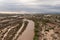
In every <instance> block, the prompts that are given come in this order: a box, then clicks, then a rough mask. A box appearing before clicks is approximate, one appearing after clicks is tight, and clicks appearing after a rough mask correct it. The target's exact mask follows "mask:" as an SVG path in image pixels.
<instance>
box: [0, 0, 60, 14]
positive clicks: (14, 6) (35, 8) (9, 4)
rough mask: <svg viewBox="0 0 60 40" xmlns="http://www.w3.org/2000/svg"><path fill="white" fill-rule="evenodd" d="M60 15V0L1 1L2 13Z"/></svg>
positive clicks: (0, 10) (0, 8)
mask: <svg viewBox="0 0 60 40" xmlns="http://www.w3.org/2000/svg"><path fill="white" fill-rule="evenodd" d="M21 11H22V12H31V13H32V12H36V13H60V0H0V12H21Z"/></svg>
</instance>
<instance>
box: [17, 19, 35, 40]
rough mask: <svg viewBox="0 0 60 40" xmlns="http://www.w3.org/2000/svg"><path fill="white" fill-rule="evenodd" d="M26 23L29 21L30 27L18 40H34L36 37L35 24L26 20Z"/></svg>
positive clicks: (28, 26)
mask: <svg viewBox="0 0 60 40" xmlns="http://www.w3.org/2000/svg"><path fill="white" fill-rule="evenodd" d="M24 21H28V22H29V23H28V25H27V28H26V30H25V31H24V32H23V33H22V35H20V36H19V37H18V39H17V40H33V37H34V22H33V21H32V20H27V19H24Z"/></svg>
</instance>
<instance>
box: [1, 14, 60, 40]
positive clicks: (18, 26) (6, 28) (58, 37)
mask: <svg viewBox="0 0 60 40" xmlns="http://www.w3.org/2000/svg"><path fill="white" fill-rule="evenodd" d="M1 15H2V16H1ZM0 40H60V15H53V14H0Z"/></svg>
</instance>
